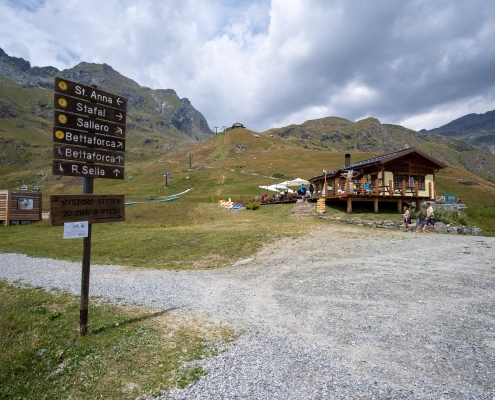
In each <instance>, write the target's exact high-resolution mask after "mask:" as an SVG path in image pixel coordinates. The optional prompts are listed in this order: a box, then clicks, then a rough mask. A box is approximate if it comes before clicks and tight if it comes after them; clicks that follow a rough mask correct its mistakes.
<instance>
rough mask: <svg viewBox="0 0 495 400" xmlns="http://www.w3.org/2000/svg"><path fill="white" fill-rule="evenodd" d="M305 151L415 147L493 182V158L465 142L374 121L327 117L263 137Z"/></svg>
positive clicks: (271, 132)
mask: <svg viewBox="0 0 495 400" xmlns="http://www.w3.org/2000/svg"><path fill="white" fill-rule="evenodd" d="M263 134H264V135H269V136H271V137H273V138H280V139H282V140H283V141H285V142H288V143H291V144H293V145H296V146H299V147H303V148H306V149H315V150H316V149H318V150H327V151H332V152H347V151H350V152H352V151H360V152H372V153H381V154H386V153H391V152H394V151H398V150H402V149H404V148H409V147H416V148H418V149H420V150H422V151H424V152H425V153H427V154H429V155H431V156H433V157H435V158H437V159H439V160H441V161H444V162H446V163H447V164H450V165H454V166H458V167H462V168H465V169H467V170H468V171H470V172H472V173H474V174H476V175H478V176H481V177H483V178H485V179H488V180H490V181H495V156H494V155H492V154H488V153H487V152H485V151H483V150H480V149H478V148H476V147H473V146H471V145H469V144H467V143H465V142H464V141H461V140H458V139H454V138H451V137H448V136H444V135H439V134H435V133H423V132H416V131H413V130H411V129H407V128H404V127H403V126H399V125H391V124H382V123H381V122H380V121H379V120H377V119H376V118H366V119H363V120H360V121H357V122H352V121H349V120H347V119H344V118H337V117H327V118H321V119H316V120H310V121H306V122H304V123H303V124H301V125H290V126H287V127H284V128H276V129H270V130H268V131H266V132H264V133H263Z"/></svg>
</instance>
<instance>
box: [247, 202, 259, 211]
mask: <svg viewBox="0 0 495 400" xmlns="http://www.w3.org/2000/svg"><path fill="white" fill-rule="evenodd" d="M260 207H261V206H260V203H256V202H254V203H248V204H246V210H257V209H258V208H260Z"/></svg>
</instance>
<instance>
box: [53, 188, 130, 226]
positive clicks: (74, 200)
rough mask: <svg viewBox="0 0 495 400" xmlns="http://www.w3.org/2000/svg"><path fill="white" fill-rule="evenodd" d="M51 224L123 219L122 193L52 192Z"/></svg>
mask: <svg viewBox="0 0 495 400" xmlns="http://www.w3.org/2000/svg"><path fill="white" fill-rule="evenodd" d="M50 220H51V226H63V225H64V224H65V223H67V222H78V221H81V220H84V221H87V222H89V223H93V224H96V223H103V222H121V221H125V198H124V195H123V194H68V195H60V194H52V195H50Z"/></svg>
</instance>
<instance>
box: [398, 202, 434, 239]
mask: <svg viewBox="0 0 495 400" xmlns="http://www.w3.org/2000/svg"><path fill="white" fill-rule="evenodd" d="M403 210H404V214H403V218H404V220H403V221H404V232H407V231H408V230H409V229H410V230H411V232H413V229H412V226H411V225H410V224H411V223H412V218H411V212H410V211H409V208H408V207H407V206H404V208H403ZM417 217H418V222H417V224H416V232H418V233H426V228H427V227H428V225H432V226H433V233H437V225H436V224H437V221H436V219H435V213H434V211H433V207H432V206H431V203H430V202H427V203H426V216H425V215H424V214H423V212H422V211H421V210H419V211H418V212H417Z"/></svg>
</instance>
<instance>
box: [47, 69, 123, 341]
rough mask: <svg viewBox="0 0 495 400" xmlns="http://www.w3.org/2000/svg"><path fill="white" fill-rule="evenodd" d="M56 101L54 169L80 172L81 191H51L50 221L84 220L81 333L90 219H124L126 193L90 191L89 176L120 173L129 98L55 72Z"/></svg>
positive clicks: (86, 295) (55, 171)
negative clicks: (52, 192) (81, 180)
mask: <svg viewBox="0 0 495 400" xmlns="http://www.w3.org/2000/svg"><path fill="white" fill-rule="evenodd" d="M54 107H55V112H54V122H55V126H54V129H53V158H54V160H53V166H52V172H53V174H54V175H66V176H82V177H83V178H84V183H83V194H82V195H51V196H50V218H51V225H52V226H62V225H64V224H67V223H74V222H80V221H85V222H86V221H87V222H88V224H87V237H84V238H83V259H82V274H81V303H80V307H79V308H80V310H79V335H85V334H86V333H87V331H88V303H89V272H90V265H91V262H90V260H91V232H92V224H94V223H104V222H120V221H125V201H124V195H123V194H122V195H94V194H93V179H94V178H107V179H124V176H125V170H124V165H125V153H124V151H125V137H126V125H125V123H126V109H127V99H126V98H125V97H122V96H119V95H116V94H113V93H109V92H105V91H103V90H99V89H97V88H96V86H95V87H93V86H86V85H81V84H79V83H77V82H72V81H69V80H67V79H63V78H55V93H54ZM85 229H86V227H85ZM84 233H86V231H85V232H84Z"/></svg>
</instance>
